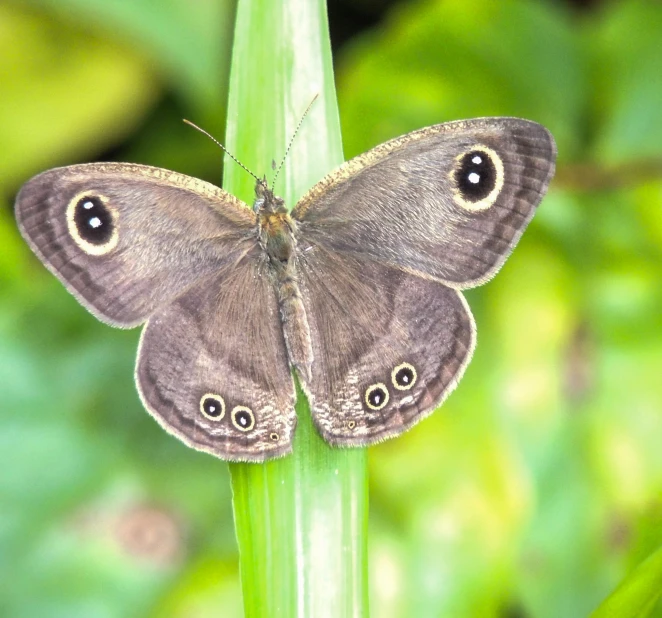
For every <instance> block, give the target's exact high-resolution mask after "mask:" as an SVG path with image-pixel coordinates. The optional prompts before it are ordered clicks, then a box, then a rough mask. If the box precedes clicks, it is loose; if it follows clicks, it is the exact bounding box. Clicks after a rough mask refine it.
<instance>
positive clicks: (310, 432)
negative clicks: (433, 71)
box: [224, 0, 368, 618]
mask: <svg viewBox="0 0 662 618" xmlns="http://www.w3.org/2000/svg"><path fill="white" fill-rule="evenodd" d="M315 95H318V99H317V100H316V101H315V103H314V105H313V107H312V109H311V111H310V114H309V116H308V117H307V118H306V120H305V121H304V123H303V126H302V127H301V130H300V131H299V134H298V135H297V137H296V140H295V141H294V144H293V146H292V150H291V152H290V154H289V155H288V157H287V159H286V160H285V164H284V166H283V170H282V172H281V174H280V176H279V178H278V185H277V186H276V187H275V189H276V193H278V194H279V195H281V196H282V197H283V198H285V200H286V203H287V204H288V205H290V206H292V205H293V204H294V203H295V202H296V200H297V199H298V198H299V197H300V196H301V195H303V193H304V192H305V191H306V190H307V189H308V188H310V186H312V185H313V184H314V183H315V182H317V181H318V180H320V179H321V178H322V177H323V176H324V175H325V174H326V173H328V172H329V171H331V170H332V169H333V168H334V167H336V166H337V165H339V164H340V163H341V162H342V160H343V157H342V146H341V139H340V126H339V121H338V109H337V102H336V98H335V87H334V82H333V72H332V62H331V47H330V43H329V36H328V26H327V18H326V6H325V4H324V3H323V2H322V1H321V0H240V1H239V4H238V7H237V21H236V30H235V39H234V46H233V58H232V67H231V76H230V92H229V105H228V127H227V133H226V141H227V146H228V148H229V149H230V150H231V151H232V152H234V153H235V154H236V155H237V157H238V158H239V159H240V160H241V161H242V162H243V163H244V164H245V165H246V166H248V167H249V168H250V169H252V170H253V171H255V173H256V174H258V175H262V174H264V173H265V172H266V173H267V177H268V178H270V177H271V176H272V175H273V171H272V165H271V163H272V160H273V159H275V160H276V163H279V160H280V158H281V157H282V156H283V154H284V152H285V149H286V147H287V143H288V142H289V139H290V138H291V136H292V134H293V132H294V130H295V128H296V125H297V124H298V122H299V120H300V118H301V114H302V113H303V111H304V110H305V108H306V106H307V105H308V104H309V103H310V101H311V100H312V99H313V97H314V96H315ZM225 170H226V172H225V181H224V187H225V188H226V189H227V190H229V191H230V192H232V193H233V194H234V195H237V196H238V197H240V198H242V199H244V200H245V201H247V202H249V203H252V200H253V196H254V185H255V181H254V180H253V179H252V178H251V177H250V176H249V175H248V174H246V172H245V171H243V170H241V169H240V168H239V167H238V166H237V165H235V164H234V163H233V162H232V161H229V160H227V159H226V166H225ZM296 407H297V415H298V425H297V431H296V437H295V441H294V452H293V454H292V455H289V456H288V457H285V458H283V459H280V460H277V461H272V462H269V463H267V464H264V465H256V464H232V465H231V466H230V471H231V475H232V488H233V496H234V515H235V527H236V533H237V542H238V544H239V553H240V564H241V580H242V590H243V598H244V611H245V615H246V616H248V617H258V616H259V617H260V618H270V617H272V616H284V617H287V618H290V617H293V616H302V617H303V616H311V617H312V616H314V617H315V618H324V617H326V616H328V617H333V618H339V617H343V616H352V617H354V616H367V614H368V600H367V599H368V595H367V547H366V529H367V512H368V506H367V504H368V489H367V472H366V470H367V468H366V459H367V457H366V452H365V450H363V449H351V450H340V449H333V448H331V447H329V446H328V445H327V444H326V443H325V442H324V441H323V440H321V438H320V437H319V436H318V434H317V432H316V430H315V428H314V426H313V424H312V420H311V417H310V409H309V406H308V403H307V402H306V400H305V397H304V396H303V395H302V394H301V393H300V392H299V399H298V402H297V406H296Z"/></svg>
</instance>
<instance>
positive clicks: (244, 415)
mask: <svg viewBox="0 0 662 618" xmlns="http://www.w3.org/2000/svg"><path fill="white" fill-rule="evenodd" d="M230 418H231V420H232V424H233V425H234V426H235V428H237V429H238V430H239V431H250V430H251V429H253V427H255V415H254V414H253V411H252V410H251V409H250V408H247V407H246V406H235V407H234V408H232V413H231V414H230Z"/></svg>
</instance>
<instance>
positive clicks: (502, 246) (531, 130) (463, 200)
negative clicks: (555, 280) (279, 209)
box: [293, 118, 556, 288]
mask: <svg viewBox="0 0 662 618" xmlns="http://www.w3.org/2000/svg"><path fill="white" fill-rule="evenodd" d="M555 157H556V147H555V145H554V141H553V139H552V137H551V135H550V134H549V132H548V131H547V130H546V129H545V128H544V127H542V126H541V125H539V124H536V123H534V122H530V121H527V120H520V119H516V118H484V119H476V120H467V121H461V122H450V123H446V124H442V125H436V126H433V127H428V128H427V129H421V130H420V131H415V132H413V133H409V134H408V135H404V136H403V137H400V138H397V139H395V140H392V141H390V142H387V143H385V144H382V145H381V146H377V147H376V148H374V149H373V150H371V151H369V152H367V153H365V154H363V155H361V156H359V157H357V158H355V159H352V160H351V161H349V162H347V163H346V164H344V165H343V166H342V167H341V168H340V169H339V170H337V171H336V172H333V173H332V174H330V175H329V176H327V177H326V178H325V179H323V180H322V181H321V182H320V183H318V185H316V186H315V187H313V188H312V189H311V191H310V192H309V193H308V194H307V195H305V196H304V197H303V198H302V200H301V201H300V202H299V203H298V204H297V206H296V208H295V210H294V212H293V216H294V217H295V219H298V220H299V221H301V234H302V236H305V238H306V239H307V240H308V241H309V242H311V243H315V244H319V245H323V246H325V247H328V248H329V249H331V250H334V251H338V252H342V253H349V254H356V255H360V256H364V257H369V258H371V259H375V260H378V261H380V262H383V263H387V264H391V265H393V266H396V267H398V268H401V269H403V270H406V271H408V272H412V273H415V274H418V275H420V276H423V277H431V278H434V279H437V280H439V281H442V282H445V283H446V284H447V285H449V286H451V287H455V288H466V287H471V286H474V285H479V284H480V283H483V282H485V281H486V280H487V279H489V278H490V277H492V276H493V275H494V274H495V273H496V272H497V270H498V269H499V268H500V267H501V266H502V264H503V263H504V261H505V260H506V258H507V257H508V255H509V254H510V252H511V251H512V249H513V247H514V246H515V244H516V243H517V241H518V240H519V238H520V236H521V235H522V232H523V231H524V228H525V227H526V225H527V224H528V222H529V221H530V220H531V218H532V217H533V214H534V212H535V209H536V207H537V206H538V203H539V202H540V200H541V199H542V196H543V194H544V193H545V191H546V190H547V185H548V184H549V181H550V179H551V177H552V175H553V173H554V160H555Z"/></svg>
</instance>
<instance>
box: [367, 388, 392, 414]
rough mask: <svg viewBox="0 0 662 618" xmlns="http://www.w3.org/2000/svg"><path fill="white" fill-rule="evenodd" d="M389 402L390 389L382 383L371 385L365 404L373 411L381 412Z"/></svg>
mask: <svg viewBox="0 0 662 618" xmlns="http://www.w3.org/2000/svg"><path fill="white" fill-rule="evenodd" d="M388 400H389V394H388V389H387V388H386V385H385V384H382V383H381V382H378V383H377V384H372V385H370V386H369V387H368V388H367V389H366V391H365V404H366V405H367V406H368V408H370V409H371V410H381V409H382V408H384V406H386V404H387V403H388Z"/></svg>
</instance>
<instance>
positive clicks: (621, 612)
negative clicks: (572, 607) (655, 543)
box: [591, 548, 662, 618]
mask: <svg viewBox="0 0 662 618" xmlns="http://www.w3.org/2000/svg"><path fill="white" fill-rule="evenodd" d="M660 596H662V548H660V549H658V550H657V551H656V552H655V553H654V554H653V555H652V556H650V557H649V558H648V559H646V560H644V562H642V563H641V564H640V565H639V566H638V567H637V568H636V569H635V570H634V571H633V572H632V573H630V574H629V575H628V576H627V577H626V578H625V579H624V580H623V581H622V582H621V584H620V585H619V586H618V588H616V590H614V592H612V593H611V594H610V595H609V596H608V597H607V599H605V601H604V602H603V603H602V604H601V605H600V607H598V609H596V610H595V611H594V612H593V613H592V614H591V617H592V618H645V617H646V616H650V615H651V613H652V611H653V610H654V609H655V605H656V603H657V602H658V600H659V599H660Z"/></svg>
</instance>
